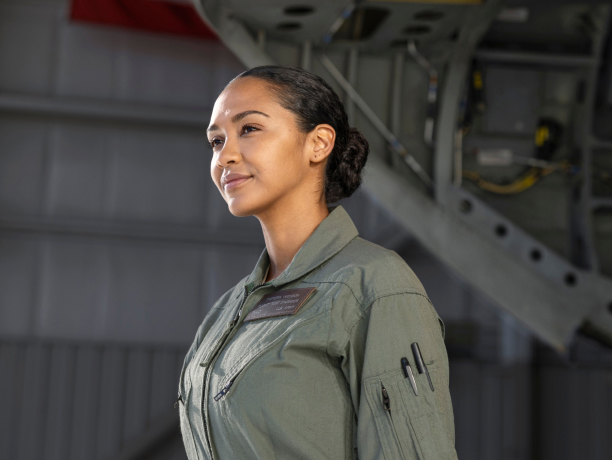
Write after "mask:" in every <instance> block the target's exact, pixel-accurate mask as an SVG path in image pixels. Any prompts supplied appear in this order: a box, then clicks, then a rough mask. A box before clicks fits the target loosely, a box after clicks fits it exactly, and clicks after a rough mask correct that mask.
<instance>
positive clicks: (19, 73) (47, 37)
mask: <svg viewBox="0 0 612 460" xmlns="http://www.w3.org/2000/svg"><path fill="white" fill-rule="evenodd" d="M57 12H58V9H57V6H56V5H53V6H51V7H49V5H38V6H37V7H32V6H31V5H18V4H17V3H15V4H13V5H7V4H0V62H2V63H3V65H2V72H0V90H1V91H16V92H31V93H38V94H41V93H48V92H49V91H50V89H51V85H52V77H53V59H54V56H55V53H54V48H55V35H56V33H57V31H56V24H55V23H54V22H55V21H54V20H55V18H56V15H57ZM17 44H18V46H17ZM5 63H10V65H7V64H5Z"/></svg>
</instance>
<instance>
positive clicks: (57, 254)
mask: <svg viewBox="0 0 612 460" xmlns="http://www.w3.org/2000/svg"><path fill="white" fill-rule="evenodd" d="M105 258H106V256H105V248H104V247H103V246H102V245H100V244H96V242H90V241H80V242H79V241H75V242H69V241H63V240H56V239H51V240H47V241H46V242H45V244H44V248H43V260H42V262H41V263H42V275H41V276H42V280H41V288H40V289H41V293H40V304H39V306H38V311H37V318H36V329H35V330H36V334H37V335H41V336H43V337H44V336H46V337H66V338H85V337H89V338H99V337H102V336H103V333H104V331H105V326H106V323H105V321H106V318H105V315H106V308H107V307H106V286H105V279H106V276H105V272H106V270H107V266H106V264H107V262H106V260H105Z"/></svg>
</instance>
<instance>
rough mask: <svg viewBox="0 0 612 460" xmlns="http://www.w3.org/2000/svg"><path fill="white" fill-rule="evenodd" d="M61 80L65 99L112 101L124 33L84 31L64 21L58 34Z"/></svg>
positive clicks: (59, 88) (57, 89)
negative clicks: (107, 99)
mask: <svg viewBox="0 0 612 460" xmlns="http://www.w3.org/2000/svg"><path fill="white" fill-rule="evenodd" d="M58 35H59V37H58V44H57V50H58V51H57V62H56V66H57V80H56V85H55V88H54V89H55V93H56V94H57V95H61V96H80V97H83V96H89V97H95V98H112V97H113V96H114V93H115V91H116V90H115V87H116V84H117V83H116V81H115V80H116V79H115V78H114V74H115V73H116V67H117V61H118V56H117V54H118V53H117V50H116V48H117V42H118V41H119V40H120V38H121V36H122V35H123V31H122V30H121V29H117V28H109V27H99V26H98V27H96V26H94V27H91V26H87V27H83V26H81V25H78V24H77V23H69V22H68V21H67V20H64V21H62V23H61V25H60V27H59V31H58Z"/></svg>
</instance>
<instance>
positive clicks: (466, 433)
mask: <svg viewBox="0 0 612 460" xmlns="http://www.w3.org/2000/svg"><path fill="white" fill-rule="evenodd" d="M479 377H480V376H479V365H478V364H476V363H473V362H467V361H461V362H454V363H453V362H451V363H450V392H451V397H452V400H453V412H454V415H455V449H456V450H457V454H458V456H459V458H465V459H474V460H480V459H479V453H478V445H479V441H480V439H479V435H480V433H479V431H480V430H479V428H480V423H481V421H480V418H479V406H480V404H479V402H480V401H479V397H480V378H479ZM483 460H484V459H483Z"/></svg>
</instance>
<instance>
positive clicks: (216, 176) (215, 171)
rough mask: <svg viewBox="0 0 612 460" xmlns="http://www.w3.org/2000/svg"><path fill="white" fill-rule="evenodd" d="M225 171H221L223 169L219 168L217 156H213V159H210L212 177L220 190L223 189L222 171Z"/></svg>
mask: <svg viewBox="0 0 612 460" xmlns="http://www.w3.org/2000/svg"><path fill="white" fill-rule="evenodd" d="M222 172H223V171H221V169H219V168H217V162H216V161H215V157H214V156H213V157H212V160H210V177H211V178H212V180H213V182H214V183H215V185H216V186H217V188H218V189H219V190H221V173H222Z"/></svg>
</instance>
